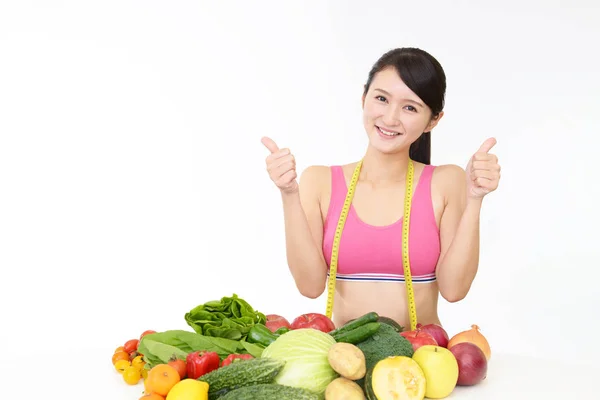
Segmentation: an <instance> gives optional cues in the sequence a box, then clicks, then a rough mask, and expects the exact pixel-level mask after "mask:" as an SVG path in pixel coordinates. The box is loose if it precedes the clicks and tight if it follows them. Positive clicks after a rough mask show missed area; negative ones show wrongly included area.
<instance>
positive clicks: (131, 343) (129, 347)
mask: <svg viewBox="0 0 600 400" xmlns="http://www.w3.org/2000/svg"><path fill="white" fill-rule="evenodd" d="M139 343H140V341H139V340H138V339H131V340H128V341H127V342H125V345H123V348H124V350H125V351H126V352H128V353H129V354H131V353H133V352H134V351H136V350H137V348H138V344H139Z"/></svg>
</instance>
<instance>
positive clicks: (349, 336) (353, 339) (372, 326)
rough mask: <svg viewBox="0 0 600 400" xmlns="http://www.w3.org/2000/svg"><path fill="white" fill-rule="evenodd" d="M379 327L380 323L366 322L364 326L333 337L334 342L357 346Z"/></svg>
mask: <svg viewBox="0 0 600 400" xmlns="http://www.w3.org/2000/svg"><path fill="white" fill-rule="evenodd" d="M380 327H381V322H367V323H366V324H364V325H361V326H359V327H358V328H354V329H352V330H351V331H346V332H342V333H338V334H336V335H333V338H334V339H335V341H336V342H345V343H352V344H357V343H360V342H363V341H365V340H367V339H368V338H370V337H371V336H373V335H374V334H375V333H376V332H377V331H378V330H379V328H380Z"/></svg>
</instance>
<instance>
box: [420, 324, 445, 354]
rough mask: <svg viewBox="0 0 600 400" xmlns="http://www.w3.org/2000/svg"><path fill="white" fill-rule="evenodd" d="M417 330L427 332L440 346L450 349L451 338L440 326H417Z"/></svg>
mask: <svg viewBox="0 0 600 400" xmlns="http://www.w3.org/2000/svg"><path fill="white" fill-rule="evenodd" d="M417 329H420V330H421V331H423V332H427V333H429V334H430V335H431V336H433V338H434V339H435V341H436V342H437V345H438V346H440V347H444V348H447V347H448V340H450V338H449V337H448V333H447V332H446V330H445V329H444V328H442V327H441V326H440V325H438V324H427V325H421V324H417Z"/></svg>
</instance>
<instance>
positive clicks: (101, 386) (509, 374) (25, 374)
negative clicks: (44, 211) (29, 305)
mask: <svg viewBox="0 0 600 400" xmlns="http://www.w3.org/2000/svg"><path fill="white" fill-rule="evenodd" d="M66 350H67V351H65V352H64V353H62V357H59V354H58V353H57V354H56V355H54V356H51V358H50V359H48V358H47V357H48V356H47V355H44V356H43V357H44V358H43V359H42V360H39V359H38V360H35V359H33V360H32V355H29V354H28V355H27V356H25V357H21V356H19V357H17V356H15V355H13V354H11V355H10V356H9V358H5V359H4V360H2V361H0V376H1V377H2V380H4V378H7V380H9V382H11V383H12V384H11V385H10V386H9V387H8V393H5V394H11V395H13V397H12V398H19V399H36V398H39V397H38V396H39V394H40V393H44V394H47V395H48V396H50V398H62V399H84V398H85V399H86V400H93V399H98V400H100V399H102V400H104V399H111V400H137V399H139V398H140V396H141V395H142V392H143V390H144V389H143V384H142V382H141V381H140V383H139V384H138V385H136V386H129V385H127V384H126V383H125V382H124V381H123V379H122V378H121V376H120V375H119V374H118V373H117V372H116V371H115V370H114V369H113V367H112V365H111V362H110V356H108V357H107V356H106V354H105V352H106V351H109V352H110V351H111V350H112V348H110V349H105V350H102V351H100V349H97V350H98V351H96V349H94V350H86V351H83V352H78V351H76V350H75V351H69V350H68V349H66ZM69 357H71V358H69ZM598 380H600V368H599V366H598V365H593V366H590V365H587V366H585V365H574V364H569V363H563V362H561V361H560V360H544V359H535V358H530V357H523V356H518V355H507V354H493V355H492V359H491V360H490V364H489V368H488V375H487V379H485V380H484V381H483V382H482V383H480V384H479V385H477V386H472V387H457V388H456V389H455V391H454V392H453V393H452V395H451V396H449V397H447V399H452V400H455V399H459V400H467V399H477V400H495V399H498V400H500V399H502V400H506V399H511V400H515V399H536V400H537V399H567V400H587V399H590V400H591V399H594V400H597V399H600V394H599V393H598V387H599V384H598V382H599V381H598ZM4 387H6V386H4ZM55 394H60V397H54V395H55ZM15 396H16V397H15Z"/></svg>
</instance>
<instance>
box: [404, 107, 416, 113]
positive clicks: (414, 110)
mask: <svg viewBox="0 0 600 400" xmlns="http://www.w3.org/2000/svg"><path fill="white" fill-rule="evenodd" d="M406 108H407V109H408V111H412V112H416V111H417V109H416V108H415V107H413V106H406Z"/></svg>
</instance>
